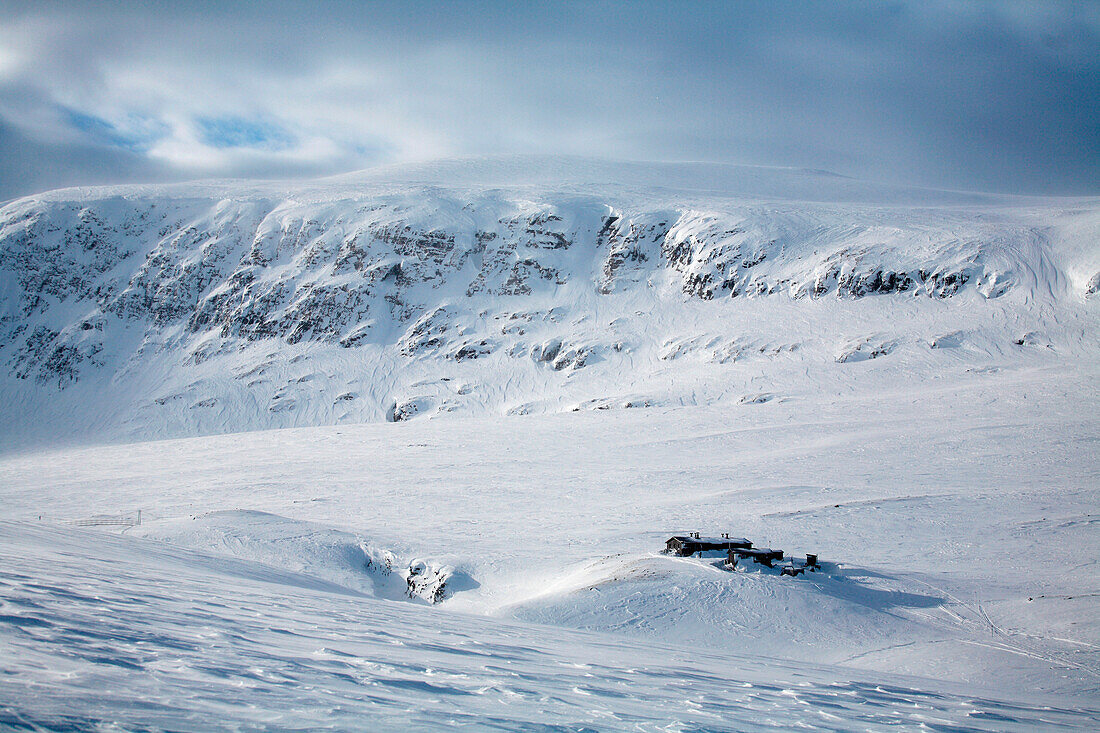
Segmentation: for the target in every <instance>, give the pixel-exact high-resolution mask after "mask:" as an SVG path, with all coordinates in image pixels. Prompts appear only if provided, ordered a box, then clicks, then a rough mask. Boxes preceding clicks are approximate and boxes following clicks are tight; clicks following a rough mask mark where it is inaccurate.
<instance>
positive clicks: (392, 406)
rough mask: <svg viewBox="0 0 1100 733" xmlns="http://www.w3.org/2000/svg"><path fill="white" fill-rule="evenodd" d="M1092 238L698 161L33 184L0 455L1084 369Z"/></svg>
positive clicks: (1048, 210) (1006, 211)
mask: <svg viewBox="0 0 1100 733" xmlns="http://www.w3.org/2000/svg"><path fill="white" fill-rule="evenodd" d="M1098 235H1100V202H1098V201H1097V200H1094V199H1093V200H1064V199H1060V200H1042V199H1013V198H1007V197H992V196H984V195H975V194H961V193H950V192H936V191H925V190H919V189H902V188H896V187H893V188H891V187H883V186H873V185H869V184H865V183H861V182H858V181H853V180H851V179H846V178H842V177H839V176H835V175H831V174H827V173H822V172H814V171H801V170H789V169H768V168H747V167H733V166H715V165H705V164H699V165H676V166H672V165H643V164H612V163H603V162H594V161H588V160H581V159H560V158H557V159H541V158H520V159H514V158H511V159H495V160H494V159H490V160H466V161H445V162H442V163H435V164H425V165H420V166H414V167H389V168H382V169H377V170H372V171H367V172H363V173H359V174H353V175H348V176H341V177H337V178H332V179H325V180H321V181H315V182H309V183H302V184H293V185H291V184H277V183H264V184H258V183H242V182H226V183H212V184H188V185H174V186H140V187H139V186H128V187H114V188H95V189H68V190H63V191H57V192H53V193H49V194H43V195H40V196H34V197H30V198H25V199H21V200H18V201H14V202H11V203H9V204H8V205H6V206H5V207H4V208H3V209H2V210H0V362H2V363H3V364H4V365H5V374H4V379H3V382H2V384H0V388H2V391H3V395H4V399H5V402H6V403H7V405H8V408H7V410H8V419H7V420H5V422H4V425H3V434H2V435H0V441H2V445H5V446H7V447H8V448H17V447H20V446H27V445H33V444H38V443H41V442H43V441H44V440H46V439H49V440H51V441H57V440H58V439H70V440H85V439H87V438H88V437H90V436H95V437H96V438H97V439H100V440H101V439H105V438H106V439H114V440H118V439H127V438H149V437H166V436H169V437H170V436H184V435H193V434H208V433H219V432H232V431H242V430H250V429H259V428H271V427H289V426H302V425H319V424H334V423H345V422H363V421H382V420H406V419H410V418H420V417H423V416H425V415H432V414H439V413H445V412H462V413H466V414H517V413H531V412H553V411H562V410H570V409H589V408H599V409H607V408H624V407H645V406H655V405H662V404H698V403H707V404H710V403H719V402H731V403H736V402H758V401H762V400H768V399H773V398H783V397H788V396H791V395H794V394H797V393H799V392H802V391H805V390H808V389H821V388H826V389H828V390H829V391H833V390H835V389H846V388H847V386H850V385H852V384H855V383H858V382H859V381H861V380H864V379H865V378H866V374H867V372H868V370H872V371H873V372H875V373H880V372H881V373H891V372H892V373H893V374H894V377H896V378H898V379H901V380H906V379H911V378H913V377H914V376H918V377H919V376H931V375H935V374H936V373H937V372H940V371H942V370H944V369H957V368H960V367H964V368H967V367H990V366H995V365H996V364H999V363H1002V362H1008V363H1014V364H1034V363H1044V362H1049V361H1050V360H1057V359H1063V358H1066V356H1067V355H1068V354H1071V353H1072V354H1074V355H1076V357H1081V358H1089V359H1091V358H1094V357H1095V355H1096V343H1095V339H1093V338H1091V337H1090V334H1094V333H1095V321H1096V312H1097V306H1096V301H1095V300H1094V299H1092V298H1091V297H1090V296H1092V295H1093V294H1094V293H1095V291H1096V290H1097V287H1098V282H1100V247H1098V246H1097V244H1096V242H1097V237H1098ZM866 360H875V361H874V365H873V366H868V365H857V364H855V362H859V361H866Z"/></svg>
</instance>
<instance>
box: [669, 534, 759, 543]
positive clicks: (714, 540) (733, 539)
mask: <svg viewBox="0 0 1100 733" xmlns="http://www.w3.org/2000/svg"><path fill="white" fill-rule="evenodd" d="M672 540H680V541H681V542H684V543H687V542H694V543H695V544H714V545H724V544H726V543H727V542H740V543H747V542H748V540H747V539H745V538H744V537H699V538H695V537H692V536H690V535H682V534H678V535H673V536H672V537H669V538H668V539H667V540H665V542H672Z"/></svg>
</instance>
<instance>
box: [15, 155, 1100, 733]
mask: <svg viewBox="0 0 1100 733" xmlns="http://www.w3.org/2000/svg"><path fill="white" fill-rule="evenodd" d="M1098 289H1100V200H1097V199H1039V198H1036V199H1024V198H1011V197H997V196H987V195H979V194H967V193H953V192H941V191H927V190H919V189H906V188H898V187H884V186H876V185H871V184H867V183H862V182H859V181H853V180H851V179H847V178H842V177H839V176H834V175H831V174H827V173H822V172H816V171H800V170H787V169H766V168H744V167H730V166H714V165H703V164H699V165H648V164H646V165H643V164H622V163H614V164H613V163H605V162H593V161H588V160H579V159H568V158H564V159H563V158H555V159H540V158H522V159H515V158H509V159H490V160H465V161H444V162H440V163H432V164H423V165H419V166H415V167H391V168H383V169H377V170H372V171H367V172H363V173H358V174H354V175H349V176H341V177H338V178H332V179H326V180H320V181H313V182H306V183H295V184H284V183H256V182H224V183H204V184H188V185H176V186H130V187H118V188H97V189H72V190H65V191H57V192H53V193H48V194H43V195H40V196H35V197H30V198H26V199H21V200H18V201H14V202H11V203H9V204H7V205H6V206H4V207H3V209H2V210H0V363H2V364H3V365H4V369H3V370H2V376H0V396H2V398H3V404H4V412H3V418H4V419H3V420H2V421H0V500H2V501H0V505H2V506H3V512H0V727H13V728H17V727H22V728H28V729H36V728H37V729H48V730H52V729H71V730H83V729H89V728H112V729H113V728H119V729H127V730H129V729H145V728H152V729H160V728H169V729H183V730H207V729H210V728H249V729H251V728H256V729H262V728H295V727H297V728H313V727H317V726H318V725H324V726H328V727H332V728H333V729H337V730H360V729H363V728H364V727H368V728H369V727H372V726H373V727H381V728H387V727H389V728H394V727H397V728H402V729H409V730H437V729H439V728H442V727H448V726H454V725H462V726H464V727H472V728H473V729H484V730H634V731H637V730H653V731H657V730H661V731H665V730H715V731H725V730H757V729H780V730H785V729H792V728H809V729H821V730H838V731H839V730H844V731H847V730H853V729H860V730H887V729H888V730H896V729H898V727H899V726H900V727H901V728H903V729H914V730H930V729H935V730H977V729H984V728H995V729H998V730H1019V731H1031V730H1035V729H1042V728H1054V727H1058V728H1070V729H1080V730H1091V729H1095V728H1096V727H1097V724H1098V721H1100V709H1097V706H1096V699H1097V690H1100V614H1097V612H1096V604H1095V599H1096V597H1097V596H1098V595H1100V576H1098V575H1097V574H1096V573H1095V568H1096V566H1097V562H1100V535H1098V534H1097V532H1096V528H1097V527H1098V526H1100V522H1098V520H1097V519H1096V516H1095V507H1096V506H1097V502H1098V501H1100V459H1098V457H1097V452H1096V450H1095V445H1096V436H1097V435H1098V434H1100V418H1097V417H1096V416H1097V415H1100V367H1098V366H1097V365H1098V364H1100V359H1098V357H1100V339H1098V338H1097V333H1098V332H1100V329H1098V326H1100V323H1098V319H1100V310H1098V309H1100V295H1098V294H1097V291H1098ZM436 417H439V418H443V419H433V418H436ZM387 421H390V422H392V421H396V422H399V423H401V424H399V425H393V424H387ZM271 428H296V429H288V430H281V429H280V430H273V429H271ZM244 431H248V432H247V433H246V432H244ZM224 433H230V434H224ZM164 438H176V439H174V440H163V439H164ZM66 443H68V444H69V445H65V444H66ZM107 443H119V444H118V445H106V444H107ZM133 517H140V518H141V524H140V525H138V526H129V524H130V520H129V519H127V518H133ZM74 522H76V523H78V524H82V525H92V528H91V529H86V528H84V527H74V526H73V523H74ZM111 522H114V524H111ZM693 530H694V531H703V532H707V533H709V534H717V533H718V532H736V533H739V535H744V536H746V537H750V538H751V539H752V541H753V542H755V543H757V544H756V547H758V548H761V547H770V548H778V549H781V550H783V551H784V554H785V557H786V558H787V560H785V561H784V562H792V563H793V562H795V561H798V560H800V558H804V557H805V554H806V553H811V552H812V553H815V554H820V558H821V569H820V572H813V573H805V574H804V575H802V576H799V577H797V578H795V577H788V576H785V575H783V574H781V570H780V568H779V567H774V568H773V567H765V566H763V565H759V564H754V563H751V562H749V561H747V560H746V561H744V562H743V563H742V564H741V565H740V566H738V567H737V568H736V570H735V571H730V570H729V569H727V568H726V567H725V566H724V565H723V558H721V557H707V558H698V557H692V558H682V557H675V556H671V555H668V554H662V553H661V552H659V551H660V550H661V548H662V547H663V546H664V542H665V540H666V539H667V538H668V537H669V535H670V534H673V533H682V532H686V531H693ZM794 567H795V566H794V565H792V566H791V569H792V570H793V569H794Z"/></svg>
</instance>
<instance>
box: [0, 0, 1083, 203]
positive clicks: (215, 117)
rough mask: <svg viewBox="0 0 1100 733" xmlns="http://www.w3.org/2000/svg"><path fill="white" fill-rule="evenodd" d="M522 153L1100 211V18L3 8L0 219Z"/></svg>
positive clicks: (774, 9)
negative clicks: (734, 170) (142, 184)
mask: <svg viewBox="0 0 1100 733" xmlns="http://www.w3.org/2000/svg"><path fill="white" fill-rule="evenodd" d="M511 153H569V154H579V155H589V156H599V157H610V158H625V159H633V160H710V161H723V162H732V163H751V164H764V165H789V166H800V167H810V168H822V169H828V170H832V171H835V172H838V173H842V174H846V175H851V176H857V177H861V178H868V179H873V180H885V181H891V182H902V183H916V184H922V185H931V186H937V187H949V188H966V189H982V190H999V191H1009V192H1026V193H1100V2H1079V3H1078V2H1049V3H1047V2H1041V1H1039V0H1024V1H1021V2H1012V1H1010V0H1000V1H998V2H988V3H981V2H962V1H961V0H921V1H918V2H890V1H889V0H879V1H868V2H834V1H833V0H829V1H828V2H820V3H817V2H781V1H774V0H769V1H768V2H734V1H733V0H730V1H728V2H720V3H708V2H701V1H699V0H696V1H694V2H667V3H658V2H636V3H631V2H625V0H622V1H620V2H573V3H568V2H562V3H535V2H531V3H519V2H514V1H512V2H504V1H502V2H492V1H486V2H477V3H474V2H442V1H441V2H415V1H412V0H406V1H405V2H365V1H362V2H324V0H312V1H310V2H295V3H281V2H278V1H271V0H269V1H268V2H256V3H232V2H228V1H227V0H210V1H208V2H185V1H182V0H181V1H177V2H171V1H168V0H161V1H158V0H146V1H145V2H142V3H140V4H138V3H134V4H132V5H129V4H127V3H125V2H119V1H118V0H115V1H114V2H102V3H95V2H89V3H81V2H77V1H76V0H69V1H68V2H58V3H55V2H50V1H49V0H34V2H25V3H24V2H17V1H16V2H13V1H12V0H0V199H6V198H10V197H12V196H17V195H21V194H26V193H32V192H35V191H40V190H43V189H47V188H54V187H58V186H64V185H78V184H91V183H106V182H128V181H154V180H179V179H190V178H205V177H226V176H233V177H252V176H260V177H284V176H286V177H290V176H309V175H320V174H329V173H336V172H342V171H347V170H354V169H358V168H364V167H368V166H371V165H375V164H378V163H386V162H394V161H403V160H416V159H425V158H433V157H442V156H463V155H481V154H511Z"/></svg>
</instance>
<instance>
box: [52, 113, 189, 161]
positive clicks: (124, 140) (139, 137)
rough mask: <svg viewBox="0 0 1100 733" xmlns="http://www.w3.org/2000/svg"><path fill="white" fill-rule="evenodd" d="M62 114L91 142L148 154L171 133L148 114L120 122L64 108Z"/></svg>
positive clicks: (134, 115)
mask: <svg viewBox="0 0 1100 733" xmlns="http://www.w3.org/2000/svg"><path fill="white" fill-rule="evenodd" d="M62 113H63V114H64V117H65V120H66V121H67V122H68V123H69V125H71V126H72V127H73V128H75V129H77V130H79V131H80V132H81V133H83V134H84V135H85V136H86V137H88V138H89V139H90V140H91V141H93V142H96V143H99V144H101V145H109V146H111V147H115V148H122V149H124V150H130V151H133V152H136V153H143V152H146V151H147V150H149V148H150V147H152V145H153V143H155V142H156V141H157V140H160V139H161V138H163V137H164V136H166V135H167V134H168V133H169V128H168V126H167V125H166V124H164V123H163V122H159V121H157V120H155V119H153V118H152V117H148V116H146V115H140V114H129V115H126V117H125V118H124V119H123V120H120V121H119V122H117V123H116V122H111V121H109V120H106V119H104V118H102V117H98V116H96V115H92V114H88V113H86V112H80V111H79V110H75V109H70V108H67V107H63V108H62Z"/></svg>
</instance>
